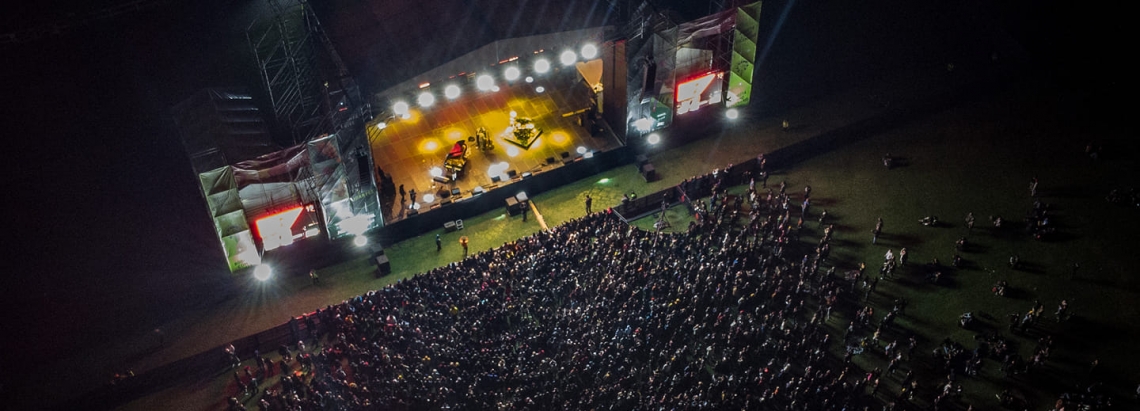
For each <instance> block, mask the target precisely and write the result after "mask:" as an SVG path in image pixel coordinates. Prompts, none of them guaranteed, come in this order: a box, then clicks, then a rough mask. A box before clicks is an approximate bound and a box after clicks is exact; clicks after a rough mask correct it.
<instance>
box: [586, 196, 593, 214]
mask: <svg viewBox="0 0 1140 411" xmlns="http://www.w3.org/2000/svg"><path fill="white" fill-rule="evenodd" d="M593 204H594V199H593V198H590V195H589V194H586V214H590V213H591V212H592V211H591V208H590V206H592V205H593Z"/></svg>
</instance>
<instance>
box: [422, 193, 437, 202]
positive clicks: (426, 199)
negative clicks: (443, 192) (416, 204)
mask: <svg viewBox="0 0 1140 411" xmlns="http://www.w3.org/2000/svg"><path fill="white" fill-rule="evenodd" d="M424 202H425V203H434V202H435V194H424Z"/></svg>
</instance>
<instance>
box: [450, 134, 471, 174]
mask: <svg viewBox="0 0 1140 411" xmlns="http://www.w3.org/2000/svg"><path fill="white" fill-rule="evenodd" d="M470 152H471V149H470V148H468V147H467V142H466V141H464V140H459V141H457V142H455V145H454V146H451V151H448V152H447V158H446V159H444V160H443V167H444V168H446V169H447V171H449V172H451V173H452V174H454V175H456V176H458V175H459V174H462V173H463V167H466V166H467V155H468V154H470Z"/></svg>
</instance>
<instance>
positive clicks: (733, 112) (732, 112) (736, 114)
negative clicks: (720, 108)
mask: <svg viewBox="0 0 1140 411" xmlns="http://www.w3.org/2000/svg"><path fill="white" fill-rule="evenodd" d="M724 116H725V117H728V119H729V120H736V119H737V118H738V117H740V112H739V111H736V109H734V108H730V109H728V111H725V112H724Z"/></svg>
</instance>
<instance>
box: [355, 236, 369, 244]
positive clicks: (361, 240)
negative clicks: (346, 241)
mask: <svg viewBox="0 0 1140 411" xmlns="http://www.w3.org/2000/svg"><path fill="white" fill-rule="evenodd" d="M352 245H355V246H357V247H364V246H366V245H368V237H365V236H362V235H358V236H356V237H354V238H353V239H352Z"/></svg>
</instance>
